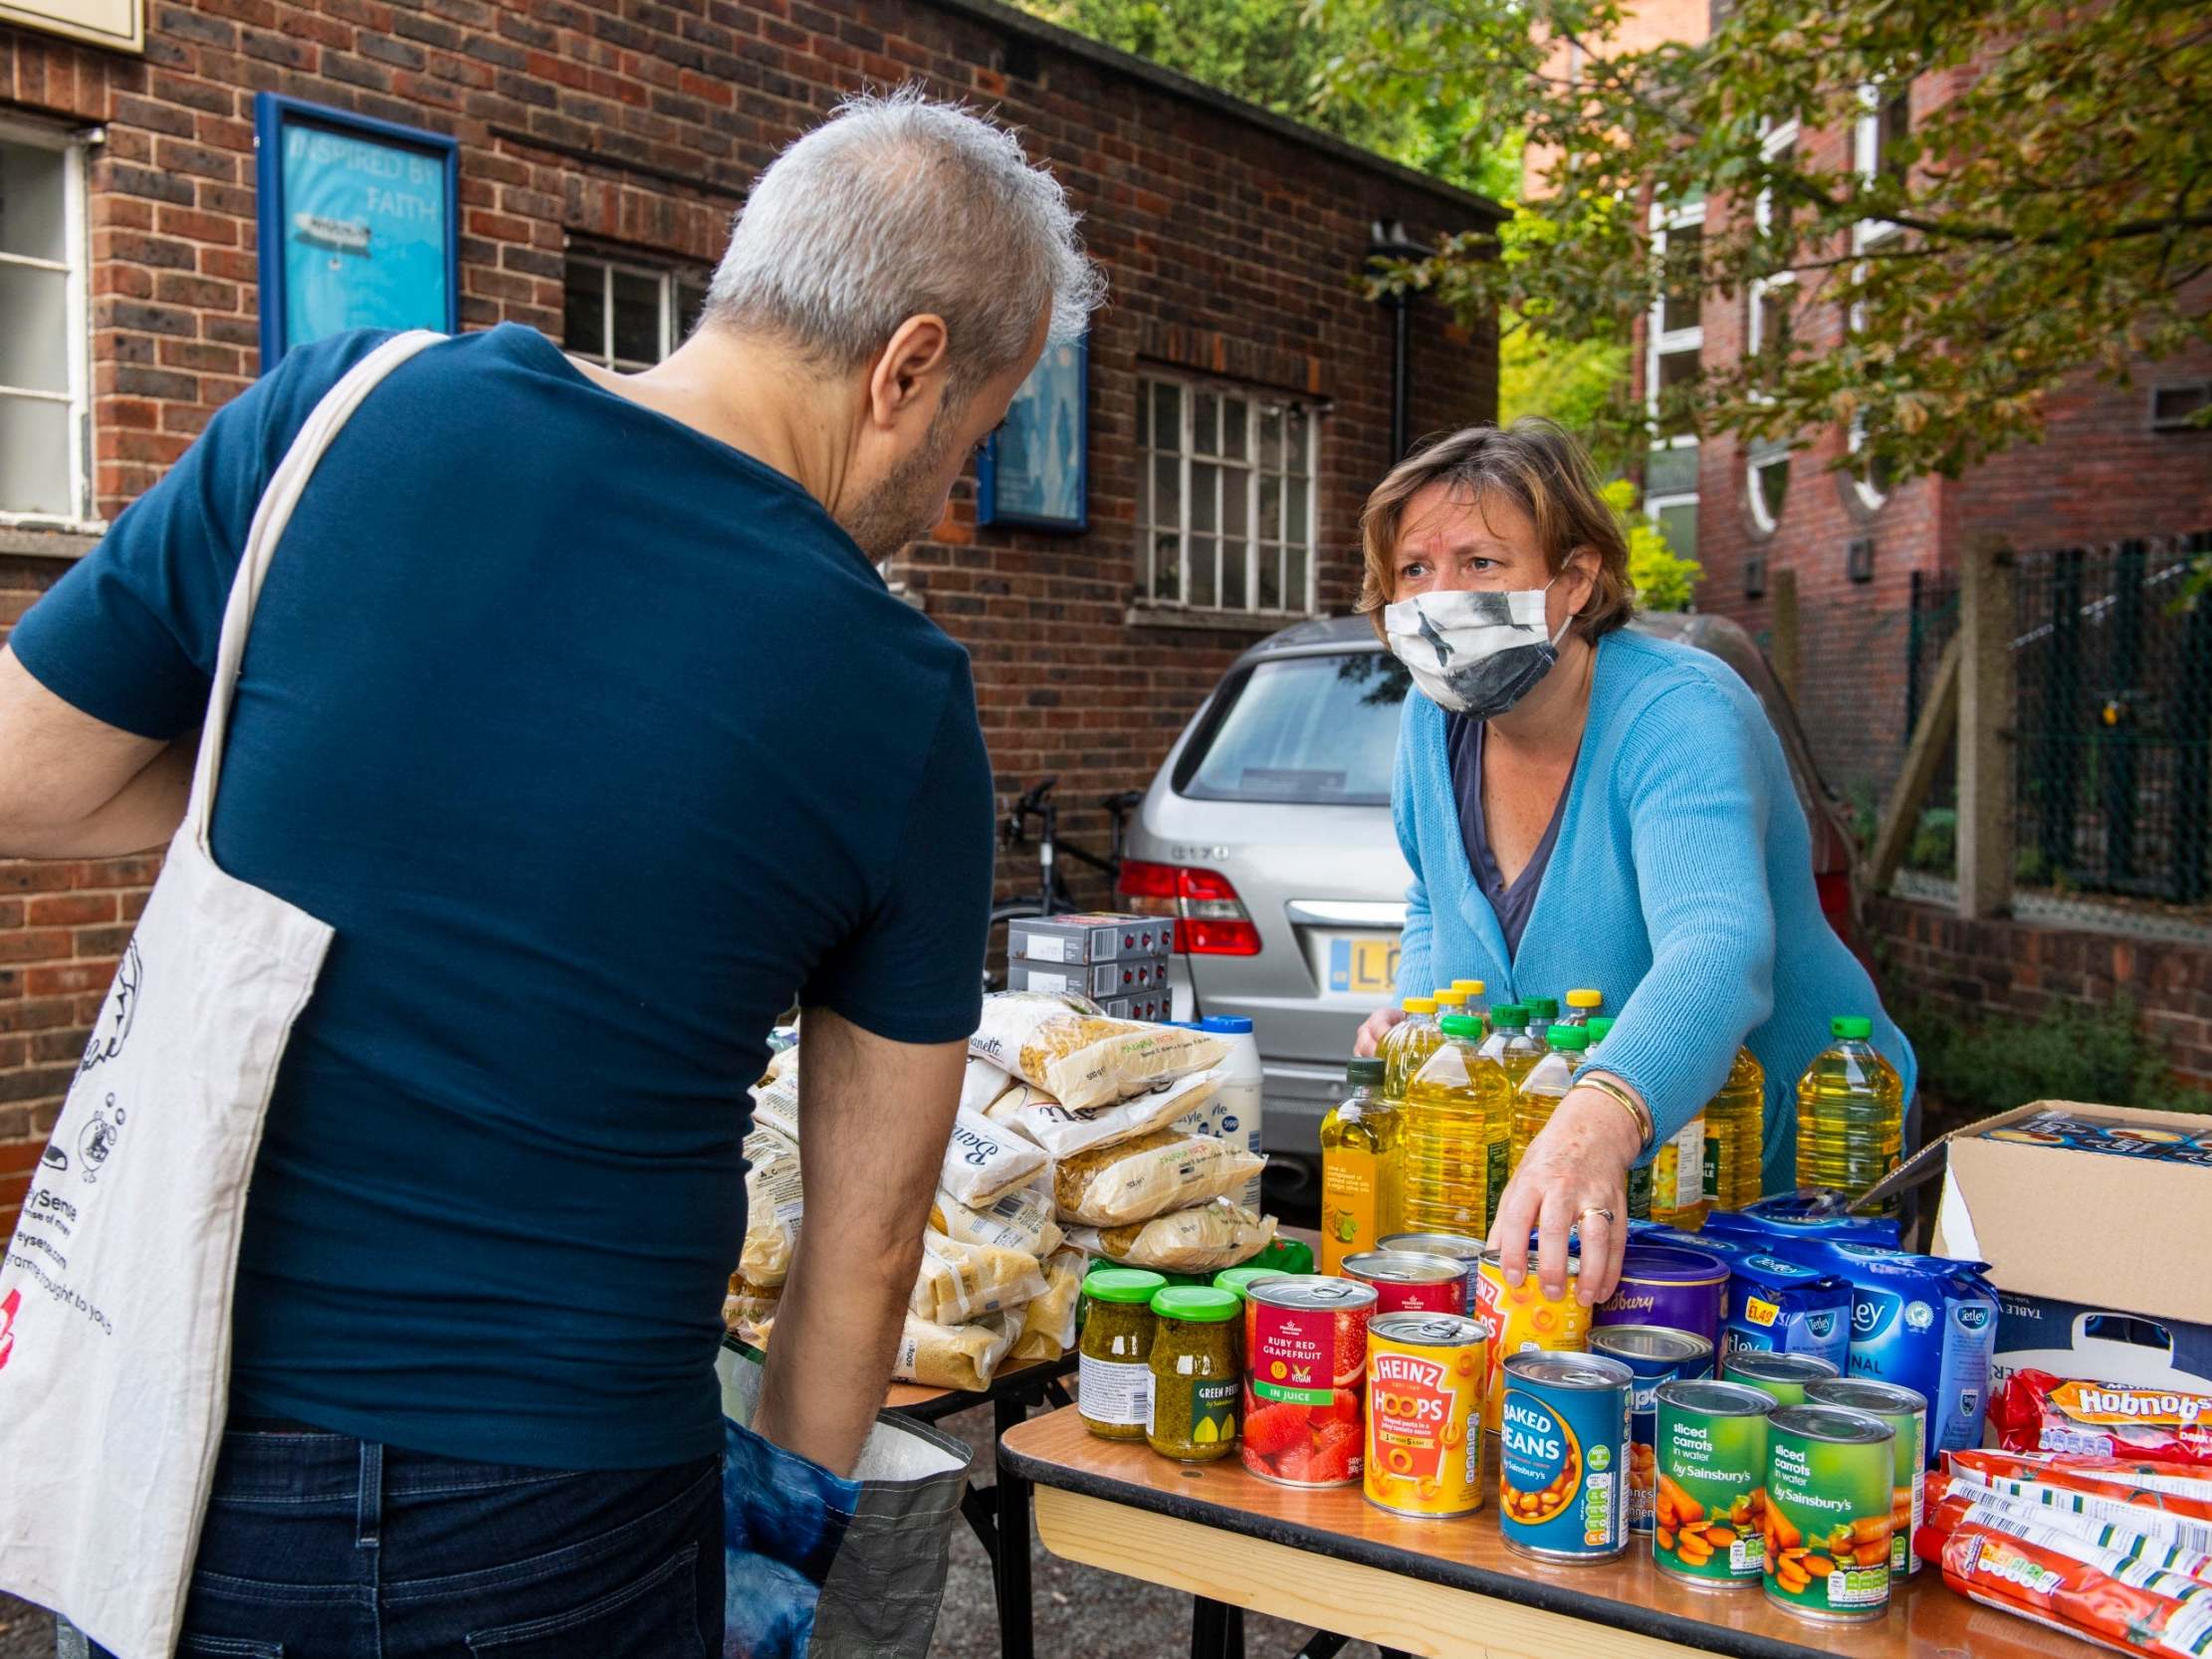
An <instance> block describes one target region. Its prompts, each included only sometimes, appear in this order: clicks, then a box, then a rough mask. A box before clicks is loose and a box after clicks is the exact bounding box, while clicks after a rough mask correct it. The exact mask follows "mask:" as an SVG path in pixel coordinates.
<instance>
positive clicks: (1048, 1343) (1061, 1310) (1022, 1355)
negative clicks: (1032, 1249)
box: [1012, 1250, 1089, 1360]
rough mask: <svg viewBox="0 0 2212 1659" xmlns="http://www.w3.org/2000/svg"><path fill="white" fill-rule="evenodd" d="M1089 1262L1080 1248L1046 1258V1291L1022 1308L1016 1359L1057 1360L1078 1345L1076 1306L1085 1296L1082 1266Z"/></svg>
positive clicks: (1014, 1347)
mask: <svg viewBox="0 0 2212 1659" xmlns="http://www.w3.org/2000/svg"><path fill="white" fill-rule="evenodd" d="M1088 1263H1089V1258H1088V1257H1087V1256H1085V1255H1084V1254H1083V1252H1082V1251H1080V1250H1055V1251H1054V1252H1053V1253H1052V1255H1051V1256H1050V1257H1049V1258H1048V1259H1047V1260H1046V1262H1045V1264H1044V1294H1043V1295H1041V1296H1039V1297H1037V1298H1035V1299H1034V1300H1033V1301H1032V1302H1030V1304H1029V1305H1028V1307H1027V1308H1025V1309H1023V1310H1022V1314H1021V1335H1020V1336H1018V1337H1016V1338H1014V1340H1013V1353H1012V1357H1013V1358H1015V1359H1023V1360H1027V1359H1057V1358H1059V1357H1060V1356H1061V1355H1062V1354H1064V1353H1066V1352H1067V1351H1068V1350H1069V1349H1070V1348H1074V1347H1075V1313H1076V1305H1077V1304H1078V1303H1080V1302H1081V1301H1082V1299H1083V1269H1084V1268H1085V1267H1086V1266H1087V1265H1088Z"/></svg>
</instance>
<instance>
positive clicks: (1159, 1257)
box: [1067, 1198, 1275, 1273]
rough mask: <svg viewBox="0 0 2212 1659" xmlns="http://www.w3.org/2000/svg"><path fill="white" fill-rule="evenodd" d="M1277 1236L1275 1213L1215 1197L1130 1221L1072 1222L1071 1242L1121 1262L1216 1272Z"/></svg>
mask: <svg viewBox="0 0 2212 1659" xmlns="http://www.w3.org/2000/svg"><path fill="white" fill-rule="evenodd" d="M1274 1240H1275V1218H1274V1217H1273V1216H1271V1215H1266V1216H1261V1215H1254V1214H1252V1212H1251V1211H1250V1210H1248V1209H1246V1208H1244V1206H1243V1205H1241V1204H1232V1203H1230V1202H1229V1201H1228V1200H1227V1199H1226V1198H1217V1199H1215V1200H1214V1201H1213V1202H1212V1203H1210V1204H1195V1205H1193V1206H1192V1207H1191V1208H1189V1209H1187V1210H1170V1211H1169V1212H1168V1213H1167V1214H1166V1215H1156V1216H1154V1217H1153V1218H1152V1219H1151V1220H1150V1221H1139V1222H1136V1223H1134V1224H1133V1225H1131V1226H1127V1227H1074V1228H1070V1229H1069V1231H1068V1235H1067V1242H1068V1244H1069V1245H1070V1246H1071V1247H1073V1248H1074V1249H1077V1250H1082V1251H1086V1252H1088V1253H1089V1254H1090V1255H1093V1256H1103V1257H1105V1258H1106V1259H1107V1260H1108V1261H1110V1262H1113V1263H1116V1264H1117V1265H1119V1266H1121V1267H1149V1268H1152V1269H1154V1270H1156V1271H1158V1272H1162V1273H1218V1272H1219V1271H1220V1270H1221V1269H1222V1268H1224V1267H1238V1266H1241V1265H1242V1264H1243V1263H1245V1262H1248V1261H1250V1260H1251V1259H1252V1258H1253V1257H1254V1256H1256V1255H1258V1254H1259V1253H1260V1252H1261V1251H1262V1250H1264V1249H1266V1248H1267V1246H1268V1245H1270V1244H1272V1243H1273V1242H1274Z"/></svg>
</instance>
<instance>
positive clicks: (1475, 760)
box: [1443, 714, 1567, 956]
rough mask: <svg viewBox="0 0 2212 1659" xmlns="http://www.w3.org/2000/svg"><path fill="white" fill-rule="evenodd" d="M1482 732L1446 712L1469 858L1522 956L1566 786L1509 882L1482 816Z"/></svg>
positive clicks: (1511, 951)
mask: <svg viewBox="0 0 2212 1659" xmlns="http://www.w3.org/2000/svg"><path fill="white" fill-rule="evenodd" d="M1482 732H1483V725H1482V723H1481V722H1480V721H1475V720H1469V719H1467V717H1466V716H1464V715H1451V714H1447V715H1445V716H1444V718H1443V741H1444V752H1445V753H1447V754H1449V755H1450V756H1451V789H1452V793H1454V794H1455V795H1457V796H1458V797H1459V833H1460V835H1461V836H1462V837H1464V839H1465V841H1466V844H1467V862H1468V863H1469V864H1470V865H1472V866H1473V868H1474V885H1475V886H1476V887H1478V888H1480V889H1481V890H1482V897H1483V898H1485V899H1487V900H1489V901H1490V909H1492V910H1493V911H1495V912H1497V925H1498V928H1499V929H1500V930H1501V931H1502V932H1503V933H1504V934H1505V951H1506V954H1507V955H1508V956H1517V955H1519V954H1520V950H1521V933H1523V931H1524V930H1526V929H1527V927H1528V914H1529V912H1531V911H1533V910H1534V909H1535V908H1536V890H1537V889H1538V888H1540V887H1541V886H1543V885H1544V866H1545V865H1547V864H1549V863H1551V850H1552V844H1553V843H1554V842H1556V841H1557V840H1558V839H1559V820H1560V816H1561V814H1562V813H1563V812H1565V810H1566V806H1567V791H1566V790H1564V789H1562V790H1560V791H1559V799H1558V801H1557V802H1555V803H1554V804H1553V806H1552V809H1551V822H1550V823H1548V824H1546V825H1545V826H1544V838H1543V840H1541V841H1539V842H1537V843H1536V851H1534V852H1533V853H1531V854H1529V856H1528V864H1527V866H1526V867H1525V868H1524V869H1523V870H1522V871H1521V873H1520V874H1519V875H1518V876H1516V877H1514V879H1513V885H1512V886H1511V887H1508V886H1506V885H1505V879H1504V877H1503V876H1501V875H1500V874H1499V873H1498V867H1497V855H1496V854H1495V853H1493V852H1491V851H1490V829H1489V825H1488V824H1486V823H1485V822H1484V821H1483V818H1482Z"/></svg>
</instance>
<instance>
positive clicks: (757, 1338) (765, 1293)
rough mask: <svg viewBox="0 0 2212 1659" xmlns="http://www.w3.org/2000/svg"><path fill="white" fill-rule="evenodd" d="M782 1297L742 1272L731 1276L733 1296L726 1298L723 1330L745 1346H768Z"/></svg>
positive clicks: (724, 1299) (731, 1293) (723, 1308)
mask: <svg viewBox="0 0 2212 1659" xmlns="http://www.w3.org/2000/svg"><path fill="white" fill-rule="evenodd" d="M782 1294H783V1293H782V1292H781V1291H779V1290H775V1289H773V1288H771V1287H770V1286H767V1285H756V1284H755V1283H753V1281H752V1280H750V1279H748V1278H747V1277H746V1276H745V1275H744V1274H743V1273H742V1272H741V1273H733V1274H731V1275H730V1294H729V1295H727V1296H725V1297H724V1298H723V1299H722V1328H723V1329H724V1330H725V1331H727V1332H729V1333H730V1335H731V1336H733V1337H735V1338H737V1339H738V1341H739V1342H741V1343H751V1344H752V1345H753V1346H754V1347H755V1348H762V1347H765V1346H766V1345H767V1343H768V1336H769V1328H770V1327H771V1326H773V1325H774V1323H775V1309H776V1305H777V1303H778V1302H779V1301H780V1300H781V1298H782Z"/></svg>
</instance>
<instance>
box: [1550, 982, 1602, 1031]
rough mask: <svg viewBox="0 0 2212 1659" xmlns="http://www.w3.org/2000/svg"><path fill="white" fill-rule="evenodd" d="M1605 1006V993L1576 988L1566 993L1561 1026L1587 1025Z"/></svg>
mask: <svg viewBox="0 0 2212 1659" xmlns="http://www.w3.org/2000/svg"><path fill="white" fill-rule="evenodd" d="M1604 1006H1605V993H1604V992H1603V991H1594V990H1590V989H1589V988H1587V987H1578V988H1577V989H1575V990H1571V991H1569V992H1568V993H1567V1012H1566V1013H1565V1015H1563V1016H1562V1017H1561V1020H1560V1023H1561V1024H1562V1025H1588V1024H1589V1023H1590V1022H1591V1020H1593V1019H1595V1018H1596V1017H1597V1016H1598V1010H1599V1009H1601V1008H1603V1007H1604Z"/></svg>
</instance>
